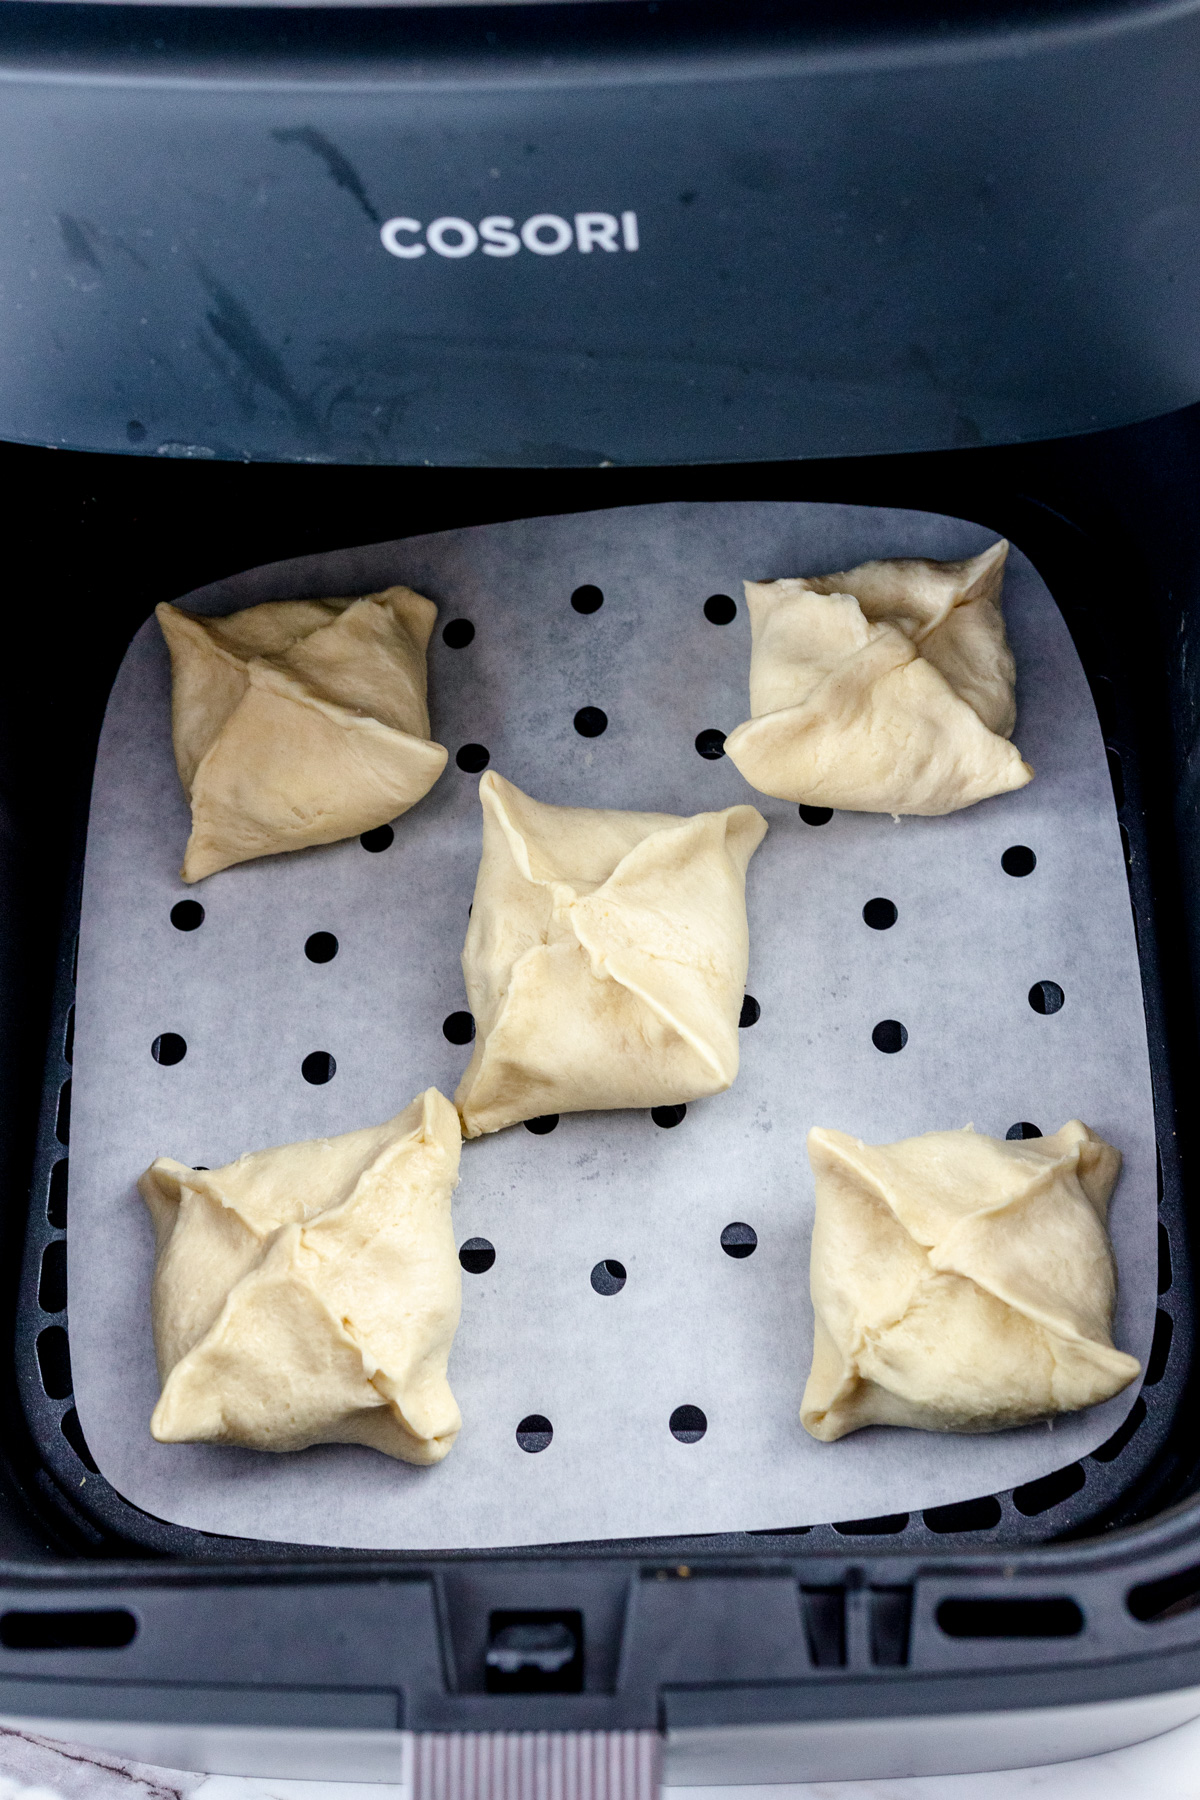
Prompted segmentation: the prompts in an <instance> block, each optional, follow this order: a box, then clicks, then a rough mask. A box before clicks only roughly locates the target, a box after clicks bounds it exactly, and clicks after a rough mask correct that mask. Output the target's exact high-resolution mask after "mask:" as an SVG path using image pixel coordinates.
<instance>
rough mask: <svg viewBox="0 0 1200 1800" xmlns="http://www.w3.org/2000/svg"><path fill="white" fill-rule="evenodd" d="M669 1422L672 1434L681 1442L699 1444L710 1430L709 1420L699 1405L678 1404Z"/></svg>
mask: <svg viewBox="0 0 1200 1800" xmlns="http://www.w3.org/2000/svg"><path fill="white" fill-rule="evenodd" d="M668 1424H669V1425H670V1428H671V1436H672V1437H673V1438H677V1439H678V1441H679V1442H680V1443H681V1444H698V1443H699V1442H700V1439H701V1438H702V1437H703V1436H704V1434H705V1432H706V1431H707V1430H708V1420H707V1419H706V1418H705V1416H704V1414H703V1413H702V1412H701V1411H700V1408H699V1407H698V1406H677V1407H676V1408H675V1411H674V1412H673V1413H672V1414H671V1417H670V1419H669V1420H668Z"/></svg>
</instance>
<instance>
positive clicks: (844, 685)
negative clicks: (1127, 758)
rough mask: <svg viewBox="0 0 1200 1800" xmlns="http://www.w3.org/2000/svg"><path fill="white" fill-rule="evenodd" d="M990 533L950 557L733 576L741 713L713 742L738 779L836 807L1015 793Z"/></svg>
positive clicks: (1000, 562) (1008, 682) (914, 805)
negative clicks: (741, 622) (825, 571)
mask: <svg viewBox="0 0 1200 1800" xmlns="http://www.w3.org/2000/svg"><path fill="white" fill-rule="evenodd" d="M1007 555H1008V545H1007V543H1005V542H1004V541H1003V539H1002V540H1001V541H1000V542H999V543H997V544H993V545H992V547H991V549H990V550H985V551H984V552H983V553H982V554H981V555H980V556H974V557H971V558H969V559H968V560H967V561H965V562H927V561H924V560H922V559H909V558H896V559H894V560H891V561H886V562H868V563H862V564H860V566H859V567H858V568H857V569H848V570H846V571H844V572H843V573H840V574H837V575H822V576H814V577H806V578H801V579H796V580H785V581H747V582H746V583H745V588H746V603H747V606H748V607H749V610H750V626H751V630H752V633H753V649H752V651H751V656H750V712H751V717H750V718H749V719H748V720H747V721H746V722H745V723H744V724H742V725H739V726H738V727H737V729H736V731H732V732H730V734H729V736H728V737H727V738H726V740H725V749H726V752H727V754H728V755H729V756H730V757H732V759H733V761H734V762H735V763H736V765H737V767H738V768H739V769H740V770H741V772H742V774H743V775H744V776H745V777H746V780H747V781H748V782H749V783H750V785H751V786H752V787H756V788H758V789H759V790H760V792H762V793H764V794H775V795H777V796H778V797H779V798H780V799H782V800H799V801H800V802H801V803H802V804H808V805H810V806H832V807H839V808H842V809H844V810H845V811H848V812H890V813H934V814H936V813H948V812H956V811H957V810H958V809H959V807H962V806H973V805H974V803H975V802H976V801H977V800H986V799H987V798H988V796H989V795H991V794H1004V793H1007V792H1009V790H1010V789H1012V788H1020V787H1024V786H1025V783H1026V782H1027V781H1031V780H1032V779H1033V770H1032V769H1031V768H1030V767H1029V765H1028V763H1025V762H1022V760H1021V755H1020V752H1019V751H1018V750H1017V749H1016V748H1015V747H1014V746H1013V745H1012V744H1010V743H1009V742H1008V739H1009V736H1010V735H1011V733H1012V729H1013V726H1014V725H1015V724H1016V718H1017V709H1016V701H1015V698H1014V691H1013V690H1014V684H1015V680H1016V669H1015V665H1014V663H1013V658H1012V652H1011V651H1010V649H1009V647H1008V642H1007V639H1006V638H1005V635H1004V616H1003V614H1002V613H1001V611H1000V588H1001V584H1002V582H1003V579H1004V559H1005V557H1006V556H1007Z"/></svg>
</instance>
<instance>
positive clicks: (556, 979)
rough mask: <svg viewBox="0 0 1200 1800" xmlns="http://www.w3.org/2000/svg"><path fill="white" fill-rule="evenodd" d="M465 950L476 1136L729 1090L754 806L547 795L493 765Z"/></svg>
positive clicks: (471, 1114)
mask: <svg viewBox="0 0 1200 1800" xmlns="http://www.w3.org/2000/svg"><path fill="white" fill-rule="evenodd" d="M479 797H480V800H481V801H482V803H483V855H482V857H481V859H480V864H479V875H478V879H477V881H476V884H475V899H474V904H473V907H472V911H471V922H470V926H469V927H468V930H467V941H466V946H465V948H464V950H463V959H462V961H463V973H464V975H465V976H466V984H467V998H468V1000H469V1002H470V1006H471V1011H472V1012H473V1013H474V1015H475V1023H476V1038H475V1050H474V1054H473V1055H472V1057H471V1061H470V1063H469V1064H468V1066H467V1070H466V1073H465V1074H464V1076H463V1078H462V1081H461V1082H460V1084H459V1088H458V1092H457V1093H456V1095H455V1100H456V1102H457V1105H458V1108H459V1111H460V1113H461V1114H462V1121H463V1132H464V1135H465V1136H467V1137H469V1138H473V1137H479V1136H480V1134H481V1133H483V1132H486V1131H499V1130H500V1129H501V1127H502V1126H505V1125H515V1124H516V1123H517V1122H518V1121H519V1120H521V1119H532V1118H537V1117H539V1116H540V1115H543V1114H546V1113H564V1112H582V1111H590V1110H592V1109H593V1108H601V1107H618V1106H639V1107H648V1106H665V1105H672V1104H675V1103H677V1102H679V1101H687V1100H696V1099H699V1098H700V1097H701V1096H702V1095H704V1094H716V1093H720V1092H721V1090H722V1089H724V1088H727V1087H729V1085H730V1084H731V1082H732V1081H733V1079H734V1077H735V1075H736V1074H737V1068H738V1018H739V1015H740V1012H741V1007H742V999H743V991H744V988H745V984H746V967H747V962H748V959H749V937H748V933H747V928H746V866H747V864H748V863H749V861H750V858H751V856H752V855H753V854H754V852H755V850H756V849H757V848H758V846H759V844H760V843H761V842H762V840H763V836H764V834H765V832H766V829H767V826H766V821H765V820H764V819H763V818H762V816H761V814H760V813H758V812H756V811H755V809H754V808H753V807H752V806H731V807H728V808H726V810H725V811H724V812H710V813H698V814H696V816H695V817H694V818H690V819H683V818H677V817H676V816H674V815H673V814H670V813H641V812H606V811H595V810H592V809H590V808H587V809H585V808H583V807H572V806H545V805H543V804H542V803H541V802H540V801H537V800H531V799H530V798H529V796H528V795H527V794H523V793H521V792H520V790H519V789H518V788H515V787H513V786H512V784H511V783H510V782H507V781H503V780H501V778H500V777H499V776H498V775H495V774H493V773H491V772H490V771H489V773H488V774H486V775H485V776H484V777H483V779H482V780H481V781H480V784H479Z"/></svg>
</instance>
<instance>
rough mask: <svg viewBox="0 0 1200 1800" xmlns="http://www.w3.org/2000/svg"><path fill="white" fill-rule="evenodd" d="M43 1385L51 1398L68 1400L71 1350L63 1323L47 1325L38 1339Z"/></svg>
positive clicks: (39, 1364)
mask: <svg viewBox="0 0 1200 1800" xmlns="http://www.w3.org/2000/svg"><path fill="white" fill-rule="evenodd" d="M37 1359H38V1368H39V1369H40V1370H41V1372H42V1386H43V1387H44V1388H45V1390H46V1392H47V1394H48V1395H49V1396H50V1398H51V1400H66V1399H67V1398H68V1396H69V1395H70V1392H71V1351H70V1347H69V1346H68V1344H67V1334H66V1332H65V1331H64V1330H63V1328H62V1326H61V1325H47V1327H46V1329H45V1331H43V1332H41V1333H40V1334H39V1336H38V1341H37Z"/></svg>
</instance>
